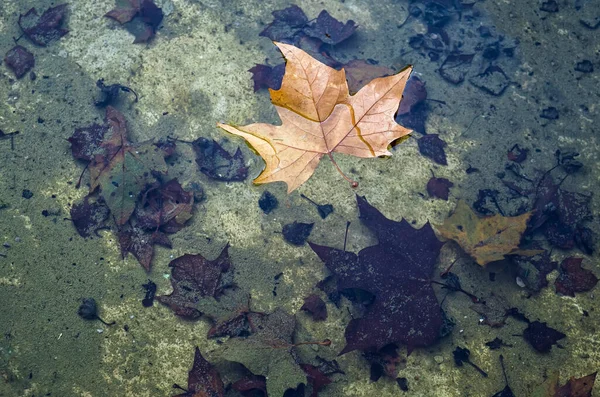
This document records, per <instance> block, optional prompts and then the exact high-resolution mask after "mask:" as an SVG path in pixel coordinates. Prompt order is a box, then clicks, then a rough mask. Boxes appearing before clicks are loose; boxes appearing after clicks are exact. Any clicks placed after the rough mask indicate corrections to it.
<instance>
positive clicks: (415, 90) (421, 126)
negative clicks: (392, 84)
mask: <svg viewBox="0 0 600 397" xmlns="http://www.w3.org/2000/svg"><path fill="white" fill-rule="evenodd" d="M426 99H427V89H426V87H425V82H424V81H423V80H421V79H420V78H419V77H417V76H416V75H412V76H410V78H409V79H408V81H407V82H406V88H405V89H404V93H403V95H402V101H401V102H400V107H399V108H398V114H397V115H396V122H397V123H398V124H400V125H403V126H404V127H406V128H411V129H413V130H415V131H417V132H419V133H421V134H425V122H426V121H427V116H428V114H429V105H428V104H427V102H426ZM421 153H422V152H421Z"/></svg>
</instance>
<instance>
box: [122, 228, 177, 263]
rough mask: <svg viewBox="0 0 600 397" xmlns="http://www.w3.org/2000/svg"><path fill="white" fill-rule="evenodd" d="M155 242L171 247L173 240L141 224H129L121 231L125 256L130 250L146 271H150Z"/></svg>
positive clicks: (123, 254)
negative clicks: (140, 225) (147, 229)
mask: <svg viewBox="0 0 600 397" xmlns="http://www.w3.org/2000/svg"><path fill="white" fill-rule="evenodd" d="M154 244H159V245H162V246H164V247H167V248H171V240H169V238H168V237H167V235H166V234H164V233H162V232H158V231H155V232H149V231H146V230H144V229H142V228H141V227H139V226H127V227H125V228H123V229H122V230H120V231H119V245H120V246H121V255H122V256H123V258H125V257H126V256H127V253H128V252H130V253H132V254H133V256H135V258H136V259H137V260H138V262H140V265H142V266H143V267H144V269H146V271H150V264H151V263H152V257H153V256H154Z"/></svg>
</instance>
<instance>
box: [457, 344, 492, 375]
mask: <svg viewBox="0 0 600 397" xmlns="http://www.w3.org/2000/svg"><path fill="white" fill-rule="evenodd" d="M470 355H471V351H470V350H469V349H467V348H466V347H460V346H456V349H454V351H453V352H452V356H453V357H454V364H456V366H457V367H462V366H463V363H467V364H469V365H470V366H471V367H473V368H475V369H476V370H477V372H479V373H480V374H481V376H483V377H484V378H487V377H488V374H487V373H486V372H485V371H484V370H482V369H481V368H479V367H478V366H477V365H476V364H475V363H473V362H472V361H471V360H470V359H469V356H470Z"/></svg>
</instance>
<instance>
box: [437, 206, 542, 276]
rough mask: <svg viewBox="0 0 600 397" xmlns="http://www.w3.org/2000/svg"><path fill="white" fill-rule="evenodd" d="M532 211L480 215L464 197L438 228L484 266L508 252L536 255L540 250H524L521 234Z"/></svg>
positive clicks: (500, 258)
mask: <svg viewBox="0 0 600 397" xmlns="http://www.w3.org/2000/svg"><path fill="white" fill-rule="evenodd" d="M531 214H532V213H531V212H527V213H525V214H523V215H519V216H513V217H507V216H502V215H494V216H487V217H482V218H480V217H479V216H477V214H476V213H475V212H474V211H473V210H472V209H471V207H469V206H468V205H467V203H466V202H464V201H463V200H460V201H459V202H458V204H457V205H456V209H455V210H454V213H453V214H452V216H450V217H449V218H448V219H446V220H445V221H444V223H443V224H442V225H440V226H438V227H437V231H438V232H439V233H440V234H441V235H442V236H443V237H445V238H447V239H450V240H454V241H456V242H457V243H458V245H460V246H461V247H462V249H464V250H465V252H467V253H468V254H469V255H471V256H472V257H473V259H475V261H476V262H477V263H478V264H480V265H481V266H484V265H486V264H487V263H490V262H494V261H499V260H502V259H504V255H511V254H512V255H535V254H538V253H540V252H541V251H539V250H521V249H519V243H520V242H521V235H522V234H523V232H524V231H525V229H526V228H527V221H528V220H529V218H530V217H531Z"/></svg>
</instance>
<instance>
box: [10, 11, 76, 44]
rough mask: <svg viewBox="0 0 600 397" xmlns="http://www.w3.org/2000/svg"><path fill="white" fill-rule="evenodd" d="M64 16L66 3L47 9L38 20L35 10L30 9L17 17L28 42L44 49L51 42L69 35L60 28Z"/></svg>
mask: <svg viewBox="0 0 600 397" xmlns="http://www.w3.org/2000/svg"><path fill="white" fill-rule="evenodd" d="M66 14H67V4H66V3H65V4H59V5H57V6H56V7H51V8H48V9H47V10H46V11H44V13H43V14H42V16H41V17H39V18H38V13H37V11H36V10H35V8H32V9H30V10H29V11H27V13H26V14H25V15H19V27H20V28H21V30H22V31H23V33H25V36H27V37H28V38H29V40H31V41H32V42H34V43H35V44H37V45H40V46H43V47H45V46H47V45H48V44H50V42H51V41H52V40H58V39H60V38H61V37H63V36H64V35H66V34H67V33H69V31H68V30H67V29H64V28H62V27H61V25H62V22H63V20H64V18H65V16H66Z"/></svg>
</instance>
